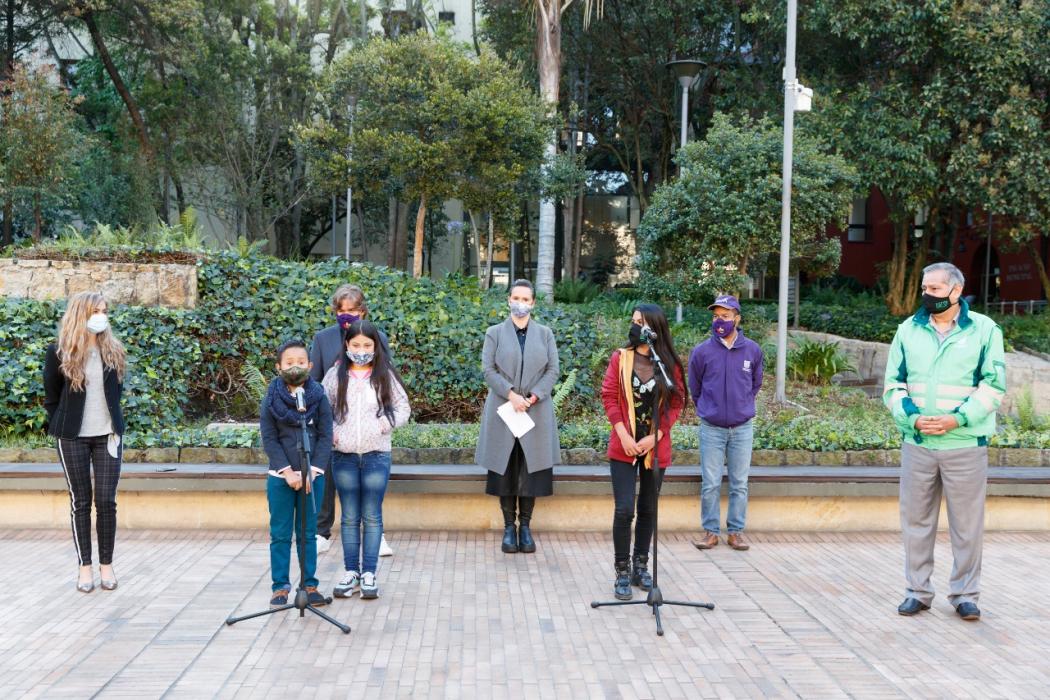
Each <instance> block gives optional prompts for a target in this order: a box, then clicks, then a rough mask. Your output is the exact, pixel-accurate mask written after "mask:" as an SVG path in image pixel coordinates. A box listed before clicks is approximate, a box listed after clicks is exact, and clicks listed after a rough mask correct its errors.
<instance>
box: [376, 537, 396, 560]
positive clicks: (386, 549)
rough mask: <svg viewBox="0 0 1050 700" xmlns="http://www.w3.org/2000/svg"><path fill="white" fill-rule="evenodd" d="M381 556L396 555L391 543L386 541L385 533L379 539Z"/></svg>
mask: <svg viewBox="0 0 1050 700" xmlns="http://www.w3.org/2000/svg"><path fill="white" fill-rule="evenodd" d="M379 556H381V557H392V556H394V550H392V549H391V548H390V545H388V544H387V543H386V535H383V539H381V540H379Z"/></svg>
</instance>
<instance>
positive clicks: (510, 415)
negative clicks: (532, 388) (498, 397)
mask: <svg viewBox="0 0 1050 700" xmlns="http://www.w3.org/2000/svg"><path fill="white" fill-rule="evenodd" d="M496 413H498V414H499V417H500V418H502V419H503V422H504V423H506V424H507V427H508V428H510V432H511V434H512V435H513V436H514V437H516V438H520V437H521V436H522V435H524V434H525V433H527V432H529V431H530V430H532V429H533V428H535V427H536V422H535V421H533V420H532V418H531V417H529V414H528V413H527V412H525V411H515V410H514V404H512V403H511V402H510V401H508V402H507V403H505V404H503V405H502V406H500V407H499V408H497V409H496Z"/></svg>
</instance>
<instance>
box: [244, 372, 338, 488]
mask: <svg viewBox="0 0 1050 700" xmlns="http://www.w3.org/2000/svg"><path fill="white" fill-rule="evenodd" d="M310 381H311V382H312V381H313V380H312V379H311V380H310ZM274 382H279V383H280V386H279V387H276V389H277V390H278V391H284V392H287V391H288V388H287V387H286V386H285V385H284V382H283V381H282V380H281V379H275V380H274ZM270 395H271V392H267V395H266V396H265V397H264V398H263V400H262V404H261V405H260V406H259V431H260V432H261V433H262V444H263V449H264V450H265V451H266V456H267V457H268V458H269V459H270V469H271V470H273V471H279V470H281V469H284V468H285V467H287V466H291V467H293V468H294V469H296V470H298V469H299V434H300V428H299V426H297V425H296V426H292V425H289V424H287V423H285V422H283V421H279V420H277V419H276V418H275V417H274V415H273V412H272V411H271V410H270ZM318 401H319V404H318V407H317V411H316V413H315V414H314V417H313V419H312V420H311V421H310V422H309V423H308V424H307V431H308V432H309V434H310V447H311V450H312V454H311V455H310V461H311V462H312V466H315V467H319V468H321V469H324V467H325V465H327V464H328V460H329V458H330V457H331V455H332V407H331V405H330V404H329V403H328V398H327V397H326V396H325V395H324V392H323V391H322V392H321V394H320V398H319V399H318Z"/></svg>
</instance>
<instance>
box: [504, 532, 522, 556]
mask: <svg viewBox="0 0 1050 700" xmlns="http://www.w3.org/2000/svg"><path fill="white" fill-rule="evenodd" d="M503 551H504V552H505V553H506V554H514V553H515V552H517V551H518V533H517V532H516V531H515V530H514V526H513V525H504V526H503Z"/></svg>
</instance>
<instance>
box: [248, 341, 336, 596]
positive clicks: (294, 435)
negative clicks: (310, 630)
mask: <svg viewBox="0 0 1050 700" xmlns="http://www.w3.org/2000/svg"><path fill="white" fill-rule="evenodd" d="M310 369H311V363H310V357H309V355H308V354H307V351H306V343H304V342H303V341H301V340H289V341H287V342H286V343H284V344H282V345H281V347H279V348H278V349H277V372H278V374H279V376H278V377H277V378H275V379H274V380H273V381H272V382H271V383H270V387H269V389H268V390H267V392H266V396H265V398H263V401H262V405H261V406H260V407H259V428H260V432H261V433H262V443H263V449H265V450H266V456H267V457H268V458H269V460H270V470H269V472H268V476H267V478H266V500H267V501H268V502H269V506H270V568H271V570H272V576H273V597H272V598H271V599H270V605H271V606H272V607H280V606H282V605H286V604H287V603H288V595H289V593H290V592H291V588H292V586H291V582H290V580H289V572H288V569H289V566H290V562H291V552H290V549H291V543H292V530H293V528H294V530H295V534H296V542H297V544H298V546H299V547H300V548H302V547H303V544H304V543H305V551H300V552H299V555H300V562H301V566H302V568H303V582H304V585H305V586H306V593H307V599H308V602H309V604H310V605H313V606H321V605H324V604H325V602H326V599H325V597H324V596H323V595H322V594H321V593H320V592H318V590H317V583H318V581H317V576H316V573H315V572H316V567H317V542H316V538H317V510H318V506H319V504H320V501H321V497H322V495H323V494H324V481H325V480H324V465H327V464H328V462H329V460H330V457H331V454H332V407H331V405H330V404H329V403H328V398H327V397H326V396H325V392H324V388H322V387H321V384H320V383H319V382H316V381H314V380H313V379H312V378H311V377H310ZM300 391H301V392H303V402H304V404H305V406H306V414H305V415H306V428H307V432H308V433H309V437H310V447H311V450H312V453H311V455H310V459H311V462H312V464H311V465H310V469H309V472H310V474H309V476H308V477H307V478H308V481H304V478H303V476H304V475H303V474H302V471H301V470H300V464H299V437H300V434H301V432H302V431H301V427H300V423H299V417H300V413H299V411H298V408H297V401H296V395H297V394H298V393H299V392H300ZM317 465H320V466H317ZM302 489H305V490H306V494H305V499H302V500H301V498H302V496H301V495H300V493H299V492H300V490H302ZM304 501H305V504H306V514H305V515H306V518H305V520H306V532H305V533H304V532H302V520H303V518H302V514H301V513H300V507H301V505H302V503H303V502H304Z"/></svg>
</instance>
